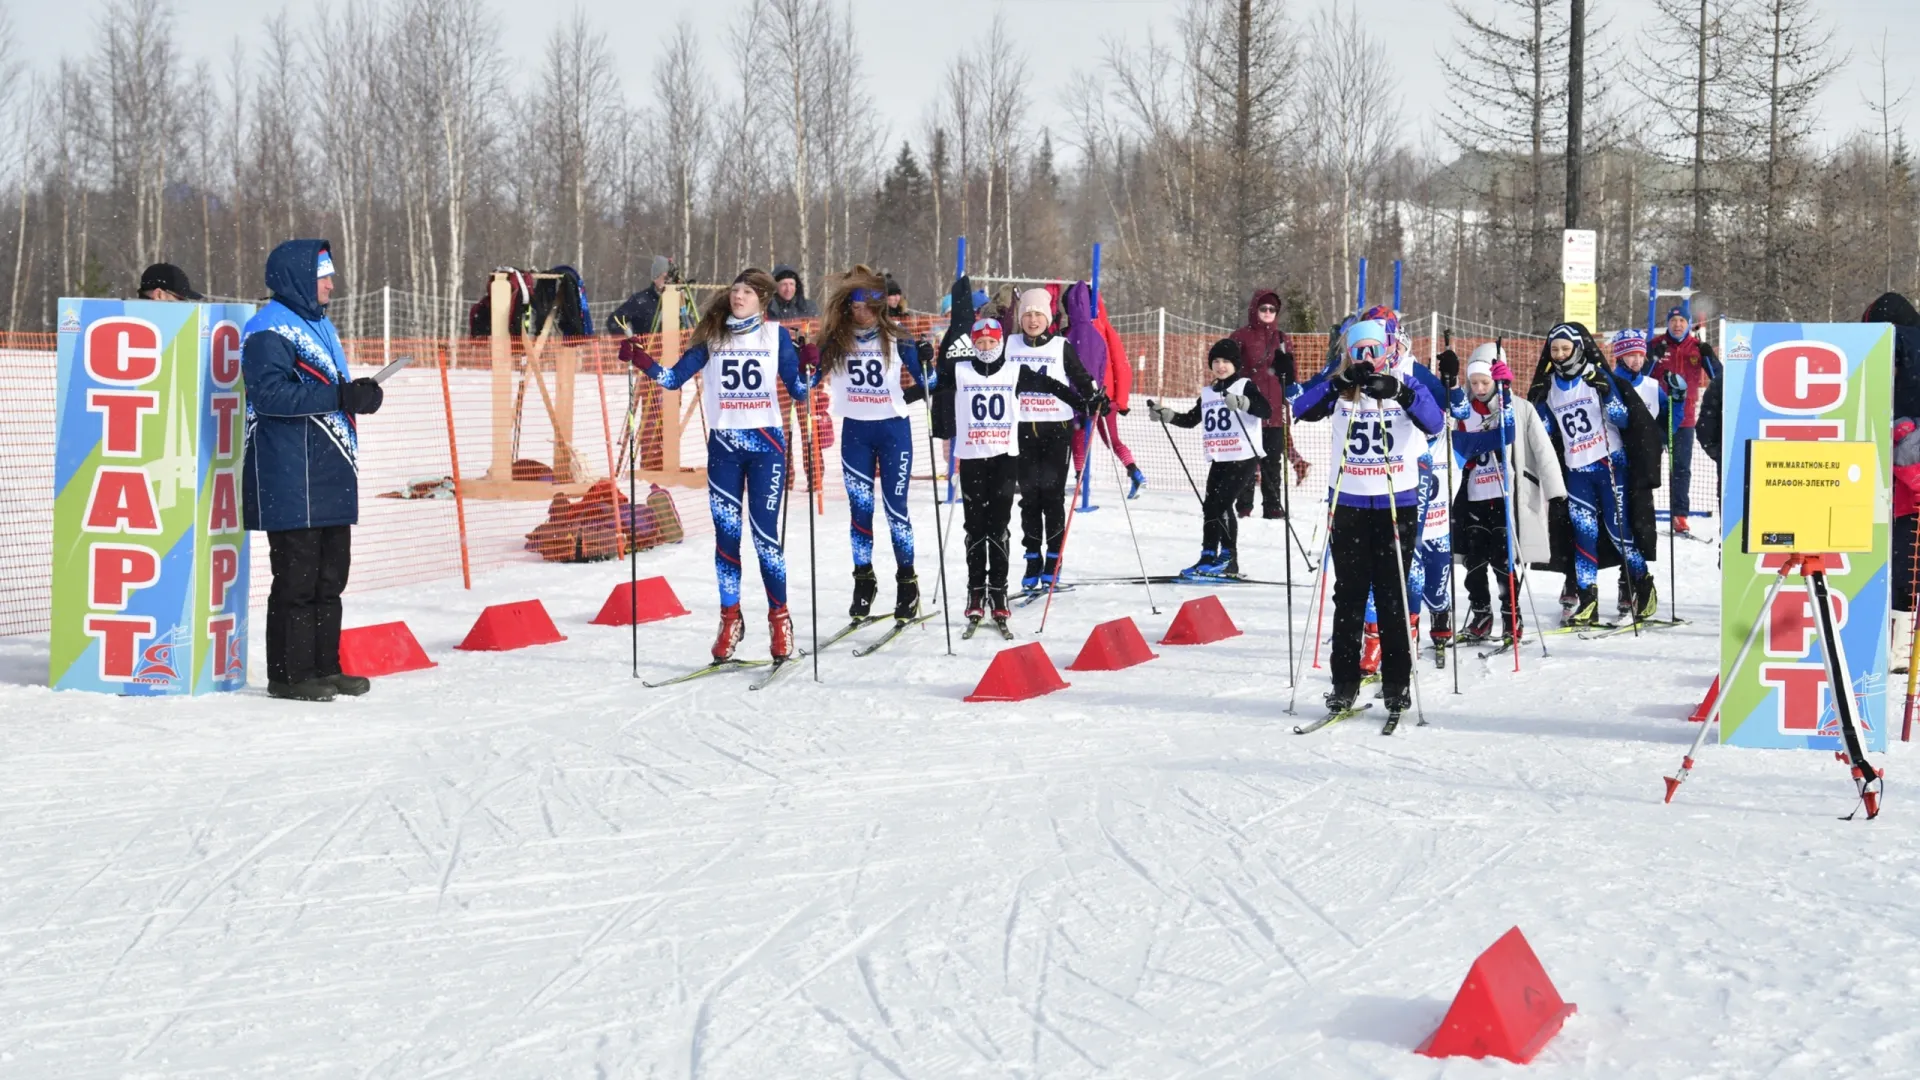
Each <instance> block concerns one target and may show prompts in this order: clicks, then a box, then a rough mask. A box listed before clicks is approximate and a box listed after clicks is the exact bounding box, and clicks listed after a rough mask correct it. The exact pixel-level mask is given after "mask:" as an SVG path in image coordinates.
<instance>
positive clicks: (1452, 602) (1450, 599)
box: [1441, 412, 1505, 694]
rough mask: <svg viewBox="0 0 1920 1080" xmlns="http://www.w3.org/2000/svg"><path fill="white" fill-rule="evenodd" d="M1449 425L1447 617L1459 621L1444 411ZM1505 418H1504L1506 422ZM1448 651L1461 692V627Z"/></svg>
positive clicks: (1450, 421) (1449, 637) (1449, 416)
mask: <svg viewBox="0 0 1920 1080" xmlns="http://www.w3.org/2000/svg"><path fill="white" fill-rule="evenodd" d="M1441 415H1442V418H1443V419H1444V420H1445V422H1446V425H1447V619H1448V620H1449V621H1450V622H1452V621H1457V620H1456V616H1457V615H1458V614H1459V612H1460V580H1459V575H1457V574H1455V573H1454V572H1453V414H1452V413H1451V412H1446V413H1442V414H1441ZM1504 420H1505V418H1504V417H1503V418H1502V421H1503V422H1504ZM1447 651H1448V652H1450V653H1452V654H1453V656H1452V658H1451V659H1449V660H1448V661H1447V664H1448V666H1450V667H1452V668H1453V692H1454V693H1456V694H1458V693H1459V692H1460V628H1459V627H1458V626H1454V627H1452V628H1451V629H1450V630H1449V632H1448V635H1447Z"/></svg>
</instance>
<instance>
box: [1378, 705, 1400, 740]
mask: <svg viewBox="0 0 1920 1080" xmlns="http://www.w3.org/2000/svg"><path fill="white" fill-rule="evenodd" d="M1399 727H1400V714H1399V713H1398V712H1396V711H1394V710H1392V709H1388V710H1387V722H1386V723H1385V724H1382V725H1381V726H1380V734H1382V735H1391V734H1393V733H1394V731H1395V730H1397V729H1398V728H1399Z"/></svg>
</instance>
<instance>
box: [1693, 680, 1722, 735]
mask: <svg viewBox="0 0 1920 1080" xmlns="http://www.w3.org/2000/svg"><path fill="white" fill-rule="evenodd" d="M1719 698H1720V676H1718V675H1715V676H1714V677H1713V685H1712V686H1709V687H1707V696H1706V697H1703V698H1701V699H1700V704H1699V705H1698V706H1697V707H1695V708H1694V710H1693V713H1692V714H1691V715H1689V716H1688V717H1687V719H1688V720H1690V721H1692V722H1693V723H1696V724H1704V723H1706V722H1707V717H1709V716H1712V715H1713V703H1714V702H1715V701H1717V700H1719Z"/></svg>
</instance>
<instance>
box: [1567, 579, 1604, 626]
mask: <svg viewBox="0 0 1920 1080" xmlns="http://www.w3.org/2000/svg"><path fill="white" fill-rule="evenodd" d="M1599 621H1600V587H1599V586H1597V585H1589V586H1587V587H1586V588H1584V589H1581V590H1580V591H1579V593H1577V594H1576V596H1575V600H1574V605H1573V613H1572V614H1571V615H1568V616H1567V625H1568V626H1592V625H1594V624H1595V623H1597V622H1599Z"/></svg>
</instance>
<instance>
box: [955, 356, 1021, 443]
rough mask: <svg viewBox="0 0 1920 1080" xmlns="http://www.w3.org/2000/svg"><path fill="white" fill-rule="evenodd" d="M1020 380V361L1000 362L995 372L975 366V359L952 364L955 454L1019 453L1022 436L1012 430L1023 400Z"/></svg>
mask: <svg viewBox="0 0 1920 1080" xmlns="http://www.w3.org/2000/svg"><path fill="white" fill-rule="evenodd" d="M1019 384H1020V365H1018V364H1012V363H1007V364H1001V365H1000V370H999V371H996V372H994V373H993V374H992V375H982V374H980V373H979V372H978V371H976V370H974V366H973V361H971V360H962V361H961V362H959V363H957V364H955V365H954V366H953V456H954V457H957V458H965V459H968V460H972V459H975V458H990V457H1000V456H1001V455H1003V454H1004V455H1006V456H1008V457H1019V456H1020V440H1019V439H1016V438H1015V437H1014V434H1013V426H1014V424H1015V423H1016V422H1017V421H1018V420H1019V416H1020V403H1019V401H1018V400H1017V398H1018V397H1019V395H1018V394H1016V393H1015V392H1014V387H1016V386H1018V385H1019Z"/></svg>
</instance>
